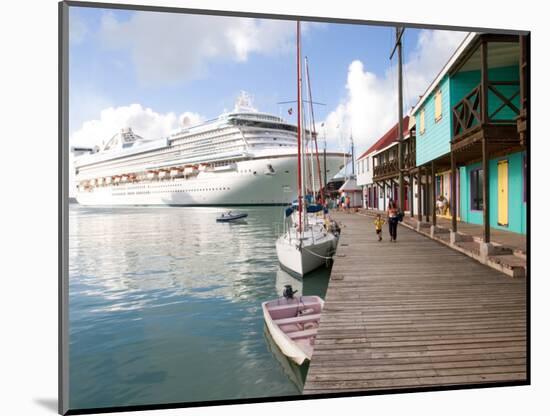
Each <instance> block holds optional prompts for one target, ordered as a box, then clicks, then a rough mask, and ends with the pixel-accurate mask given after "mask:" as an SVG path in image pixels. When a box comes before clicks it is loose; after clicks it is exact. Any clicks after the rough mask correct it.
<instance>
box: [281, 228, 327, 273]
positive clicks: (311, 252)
mask: <svg viewBox="0 0 550 416" xmlns="http://www.w3.org/2000/svg"><path fill="white" fill-rule="evenodd" d="M336 244H337V238H336V237H335V236H334V235H333V234H327V235H326V236H325V237H323V238H322V239H320V240H318V241H316V242H315V243H314V244H302V247H301V248H300V247H299V244H298V240H292V241H289V239H288V236H287V235H283V236H281V237H279V238H278V239H277V242H276V244H275V246H276V249H277V257H278V258H279V263H280V264H281V266H282V267H283V268H284V269H285V270H287V271H288V272H290V273H292V274H294V275H298V276H304V275H305V274H307V273H309V272H311V271H313V270H315V269H317V268H318V267H320V266H322V265H324V264H326V261H327V259H328V258H330V257H331V256H332V254H333V253H334V250H335V249H336Z"/></svg>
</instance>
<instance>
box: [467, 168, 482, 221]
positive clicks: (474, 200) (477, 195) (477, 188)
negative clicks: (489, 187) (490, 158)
mask: <svg viewBox="0 0 550 416" xmlns="http://www.w3.org/2000/svg"><path fill="white" fill-rule="evenodd" d="M470 206H471V209H472V210H474V211H482V210H483V170H482V169H479V168H478V169H474V170H472V171H471V172H470Z"/></svg>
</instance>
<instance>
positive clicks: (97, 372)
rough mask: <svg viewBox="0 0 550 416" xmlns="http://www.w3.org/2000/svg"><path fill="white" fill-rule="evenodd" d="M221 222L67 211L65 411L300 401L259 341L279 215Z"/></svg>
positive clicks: (305, 286)
mask: <svg viewBox="0 0 550 416" xmlns="http://www.w3.org/2000/svg"><path fill="white" fill-rule="evenodd" d="M222 211H223V209H217V208H150V207H143V208H139V207H137V208H119V209H115V210H112V209H98V208H85V207H79V206H76V205H72V206H71V209H70V217H69V268H70V270H69V285H70V295H69V309H70V311H69V314H70V346H69V351H70V383H71V385H70V391H71V397H70V405H71V407H72V408H81V409H82V408H90V407H104V406H127V405H140V404H151V403H174V402H191V401H208V400H223V399H237V398H251V397H267V396H287V395H293V394H300V392H301V391H300V389H299V388H298V387H297V385H296V383H293V382H291V381H289V378H288V376H287V375H286V373H285V369H284V368H283V367H282V366H281V365H280V364H279V362H278V361H277V359H276V357H275V356H274V355H273V354H272V353H271V352H270V350H269V347H268V345H267V344H266V340H265V339H264V336H263V325H264V323H263V317H262V313H261V302H262V301H265V300H269V299H273V298H275V297H277V296H279V294H280V293H281V290H279V288H278V287H279V284H280V282H283V281H284V280H285V279H287V277H286V276H284V275H283V274H281V273H284V272H281V273H279V272H278V270H279V267H278V264H277V258H276V253H275V240H276V236H277V234H276V224H277V223H279V222H280V220H281V218H282V215H281V208H280V207H273V208H270V207H268V208H249V207H247V208H246V211H247V212H248V213H249V217H248V218H247V223H246V224H243V223H240V224H224V223H217V222H216V221H215V218H216V217H217V216H218V215H219V214H220V213H221V212H222ZM321 273H325V272H321ZM288 277H290V276H288ZM290 278H291V279H293V278H292V277H290ZM313 280H315V281H322V279H318V278H316V279H313ZM308 281H309V280H308V278H307V277H306V280H304V282H303V283H302V288H301V290H303V291H304V292H306V293H305V294H310V293H307V291H314V292H315V291H318V292H320V291H322V288H320V287H318V286H316V285H319V283H314V282H310V283H308ZM299 284H300V282H299V281H296V280H295V279H294V280H293V283H292V285H293V287H295V288H298V287H299ZM313 294H317V293H313Z"/></svg>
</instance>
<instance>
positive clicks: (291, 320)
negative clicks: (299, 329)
mask: <svg viewBox="0 0 550 416" xmlns="http://www.w3.org/2000/svg"><path fill="white" fill-rule="evenodd" d="M320 318H321V314H315V315H305V316H296V317H294V318H284V319H277V320H275V321H273V322H274V323H275V324H277V325H279V326H280V325H288V324H298V323H303V322H311V321H317V320H318V319H320Z"/></svg>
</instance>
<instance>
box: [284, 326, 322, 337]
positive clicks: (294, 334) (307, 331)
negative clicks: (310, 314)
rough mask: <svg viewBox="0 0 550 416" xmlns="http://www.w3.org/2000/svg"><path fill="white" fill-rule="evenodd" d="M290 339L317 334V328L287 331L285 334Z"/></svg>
mask: <svg viewBox="0 0 550 416" xmlns="http://www.w3.org/2000/svg"><path fill="white" fill-rule="evenodd" d="M286 335H287V336H288V337H289V338H290V339H298V338H309V337H313V336H315V335H317V328H314V329H305V330H303V331H296V332H289V333H288V334H286Z"/></svg>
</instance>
